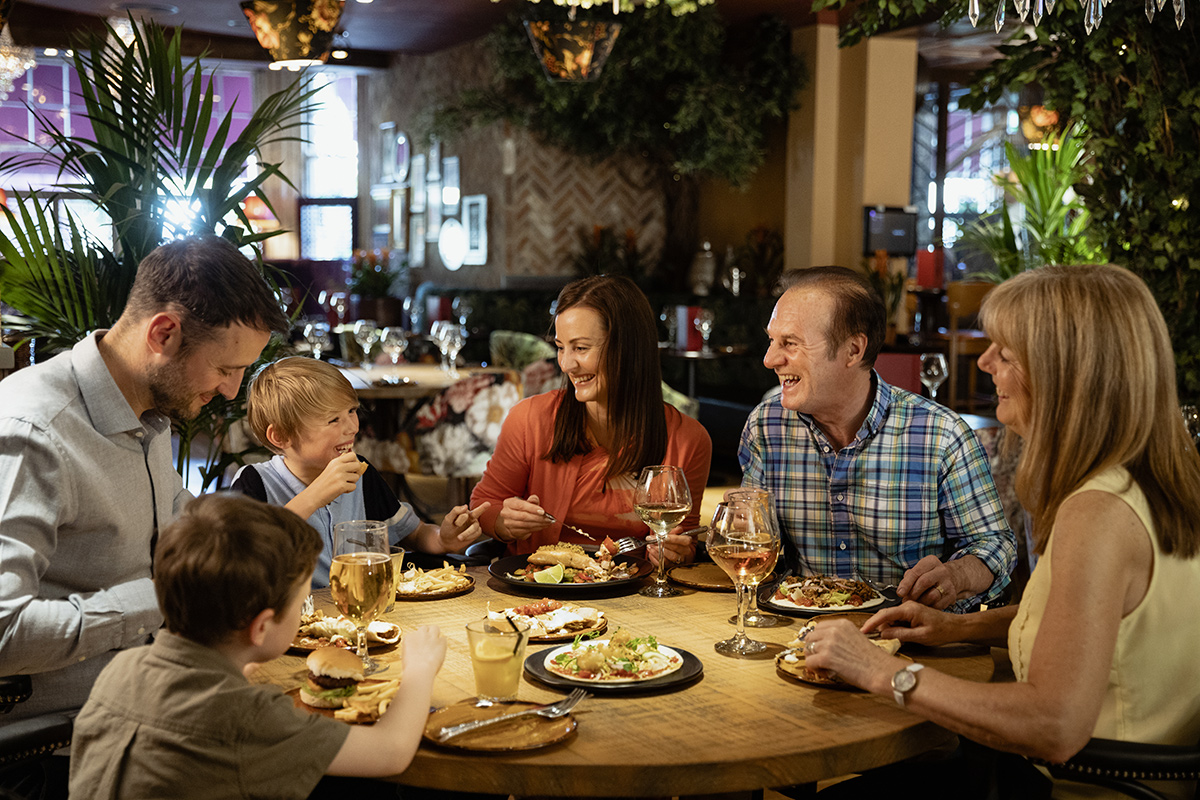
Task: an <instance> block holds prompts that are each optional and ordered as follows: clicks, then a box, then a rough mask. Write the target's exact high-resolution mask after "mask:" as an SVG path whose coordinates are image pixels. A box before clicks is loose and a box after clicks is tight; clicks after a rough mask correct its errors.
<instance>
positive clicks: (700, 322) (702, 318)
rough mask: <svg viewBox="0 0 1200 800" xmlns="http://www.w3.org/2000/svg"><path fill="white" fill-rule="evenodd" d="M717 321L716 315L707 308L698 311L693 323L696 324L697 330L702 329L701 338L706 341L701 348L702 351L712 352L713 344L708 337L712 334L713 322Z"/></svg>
mask: <svg viewBox="0 0 1200 800" xmlns="http://www.w3.org/2000/svg"><path fill="white" fill-rule="evenodd" d="M715 321H716V317H715V316H714V315H713V312H711V311H709V310H708V309H707V308H702V309H700V310H699V311H697V312H696V319H694V320H693V321H692V324H693V325H695V326H696V330H698V331H700V338H701V339H702V340H703V341H704V346H703V347H702V348H701V352H704V353H711V352H712V346H711V345H709V343H708V338H709V337H710V336H712V332H713V323H714V322H715Z"/></svg>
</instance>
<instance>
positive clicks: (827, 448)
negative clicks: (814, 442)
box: [825, 445, 829, 453]
mask: <svg viewBox="0 0 1200 800" xmlns="http://www.w3.org/2000/svg"><path fill="white" fill-rule="evenodd" d="M825 452H826V453H828V452H829V445H825Z"/></svg>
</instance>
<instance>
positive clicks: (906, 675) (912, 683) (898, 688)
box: [892, 664, 925, 708]
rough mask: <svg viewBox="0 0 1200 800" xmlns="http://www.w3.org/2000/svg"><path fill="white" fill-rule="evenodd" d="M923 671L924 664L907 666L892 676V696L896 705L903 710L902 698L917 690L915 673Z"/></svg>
mask: <svg viewBox="0 0 1200 800" xmlns="http://www.w3.org/2000/svg"><path fill="white" fill-rule="evenodd" d="M923 669H925V665H924V664H909V665H908V666H907V667H905V668H904V669H902V670H900V671H898V672H897V673H896V674H895V675H893V676H892V696H894V697H895V698H896V705H898V706H900V707H901V708H904V698H905V697H907V696H908V693H909V692H911V691H912V690H913V689H915V688H917V673H918V672H920V671H921V670H923Z"/></svg>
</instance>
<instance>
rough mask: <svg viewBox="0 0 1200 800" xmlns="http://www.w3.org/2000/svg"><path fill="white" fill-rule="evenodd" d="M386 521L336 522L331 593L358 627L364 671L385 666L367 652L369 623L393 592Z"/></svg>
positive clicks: (359, 648)
mask: <svg viewBox="0 0 1200 800" xmlns="http://www.w3.org/2000/svg"><path fill="white" fill-rule="evenodd" d="M388 549H389V548H388V529H387V523H386V522H375V521H373V520H364V519H357V520H352V521H350V522H339V523H337V524H336V525H334V526H333V563H332V564H330V566H329V593H330V594H331V595H333V602H334V605H336V606H337V607H338V611H340V612H342V615H343V616H345V617H346V619H348V620H350V621H351V622H353V623H354V626H355V628H357V629H358V643H357V645H358V648H357V653H358V657H359V658H361V659H362V662H363V674H365V675H370V674H372V673H374V672H379V671H380V669H381V666H380V665H379V664H378V663H376V662H375V661H374V660H372V659H371V657H370V656H369V655H368V654H367V626H368V625H370V624H371V621H372V620H374V619H375V618H376V617H377V616H379V614H380V613H381V612H382V611H383V610H384V609H385V608H387V604H388V598H389V595H391V593H392V586H393V581H392V557H391V556H390V555H389V554H388Z"/></svg>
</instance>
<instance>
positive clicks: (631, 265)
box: [571, 225, 647, 283]
mask: <svg viewBox="0 0 1200 800" xmlns="http://www.w3.org/2000/svg"><path fill="white" fill-rule="evenodd" d="M571 264H572V266H574V267H575V274H576V275H578V276H579V277H581V278H586V277H589V276H592V275H623V276H625V277H626V278H629V279H631V280H633V281H636V282H638V283H641V282H642V281H643V280H645V277H646V266H647V265H646V262H645V260H644V259H643V258H642V254H641V252H640V251H639V250H638V243H637V236H636V235H635V234H634V231H633V229H632V228H631V229H629V230H627V231H625V238H624V239H618V238H617V234H616V231H614V230H613V229H612V228H610V227H608V226H606V225H596V226H594V227H593V228H592V231H591V233H588V231H587V230H583V229H581V230H580V231H579V252H578V253H576V254H575V257H574V258H573V259H572V260H571Z"/></svg>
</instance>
